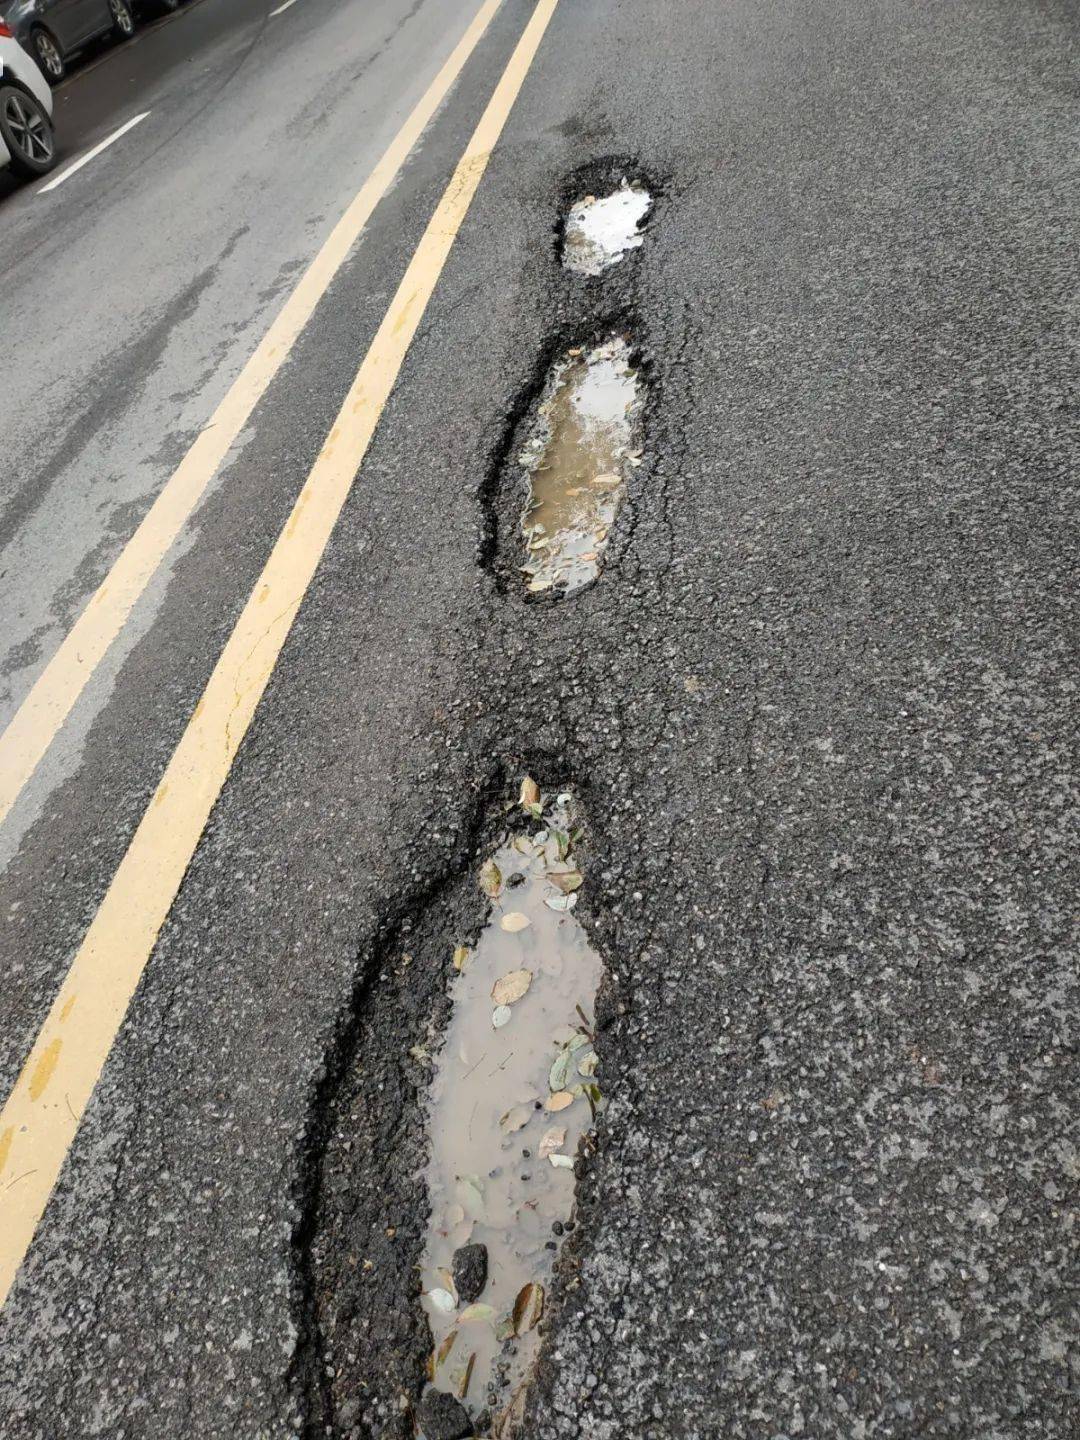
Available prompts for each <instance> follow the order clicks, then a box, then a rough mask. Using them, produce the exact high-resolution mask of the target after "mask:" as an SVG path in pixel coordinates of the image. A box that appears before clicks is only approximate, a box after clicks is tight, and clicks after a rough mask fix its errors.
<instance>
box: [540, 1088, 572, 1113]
mask: <svg viewBox="0 0 1080 1440" xmlns="http://www.w3.org/2000/svg"><path fill="white" fill-rule="evenodd" d="M573 1103H574V1097H573V1095H571V1094H570V1091H569V1090H556V1091H555V1094H554V1095H549V1096H548V1098H547V1099H546V1100H545V1101H544V1109H545V1110H550V1111H551V1112H552V1114H554V1113H555V1112H556V1111H558V1110H565V1109H566V1107H567V1106H568V1105H572V1104H573Z"/></svg>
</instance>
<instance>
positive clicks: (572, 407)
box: [519, 336, 642, 597]
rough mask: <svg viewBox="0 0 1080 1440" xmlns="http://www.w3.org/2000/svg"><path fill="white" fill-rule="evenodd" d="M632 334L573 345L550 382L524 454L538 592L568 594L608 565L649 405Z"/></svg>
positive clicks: (528, 542) (532, 579)
mask: <svg viewBox="0 0 1080 1440" xmlns="http://www.w3.org/2000/svg"><path fill="white" fill-rule="evenodd" d="M630 359H631V357H630V347H629V345H628V343H627V341H626V340H625V339H624V338H623V337H621V336H616V337H614V338H612V339H610V340H606V341H605V342H604V343H603V344H601V345H596V346H593V347H592V348H591V349H589V350H582V349H573V350H569V351H567V353H566V355H565V356H564V357H563V359H562V360H559V361H557V362H556V364H555V365H554V367H553V368H552V371H551V374H550V375H549V377H548V380H547V384H546V385H545V387H544V391H543V395H542V397H541V400H540V405H539V407H538V410H537V415H536V421H535V423H534V425H533V428H532V431H531V433H530V435H529V438H528V440H527V441H526V443H525V446H524V448H523V450H522V452H521V455H520V457H519V458H520V461H521V464H522V465H523V466H524V467H525V472H526V475H527V477H528V482H529V483H528V495H527V500H526V505H525V512H524V514H523V516H522V520H521V533H522V537H523V539H524V542H525V549H526V552H527V556H528V558H527V560H526V563H525V564H524V565H523V566H522V573H523V575H524V577H525V584H526V588H527V589H528V591H529V593H530V594H534V595H536V594H542V593H544V592H555V593H556V594H557V595H559V596H562V597H565V596H569V595H573V594H575V593H576V592H577V591H579V590H581V589H583V588H584V587H585V586H586V585H589V584H591V582H592V581H593V580H595V579H596V577H597V575H598V574H599V573H600V567H601V564H602V562H603V556H604V551H605V550H606V548H607V543H608V535H609V532H610V530H611V527H612V525H613V524H614V522H615V518H616V516H617V515H618V513H619V509H620V507H621V505H622V502H623V499H624V497H625V493H626V475H627V470H628V467H630V466H633V465H636V464H638V463H640V452H639V451H637V450H636V449H635V443H634V442H635V435H636V433H637V431H638V428H639V419H640V413H641V408H642V396H641V383H640V377H639V375H638V372H637V371H636V370H635V369H634V367H633V366H632V365H631V363H630Z"/></svg>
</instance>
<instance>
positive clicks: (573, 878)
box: [547, 870, 585, 895]
mask: <svg viewBox="0 0 1080 1440" xmlns="http://www.w3.org/2000/svg"><path fill="white" fill-rule="evenodd" d="M547 878H548V879H549V880H550V881H551V883H552V885H554V886H555V888H556V890H561V891H562V893H563V894H564V895H572V894H573V893H574V891H575V890H580V889H581V884H582V881H583V880H584V878H585V877H584V876H583V875H582V873H581V871H580V870H555V871H551V870H549V871H548V877H547Z"/></svg>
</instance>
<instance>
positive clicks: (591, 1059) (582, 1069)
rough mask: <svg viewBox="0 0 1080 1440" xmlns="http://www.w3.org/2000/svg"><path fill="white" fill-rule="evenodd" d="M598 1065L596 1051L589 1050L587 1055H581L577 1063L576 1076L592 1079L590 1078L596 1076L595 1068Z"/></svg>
mask: <svg viewBox="0 0 1080 1440" xmlns="http://www.w3.org/2000/svg"><path fill="white" fill-rule="evenodd" d="M598 1064H599V1060H598V1059H597V1054H596V1051H595V1050H590V1051H589V1053H588V1054H587V1055H583V1056H582V1057H581V1059H580V1060H579V1061H578V1063H577V1068H578V1074H579V1075H584V1076H586V1077H587V1078H588V1079H592V1077H593V1076H594V1075H595V1074H596V1067H597V1065H598Z"/></svg>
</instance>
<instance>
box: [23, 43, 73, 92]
mask: <svg viewBox="0 0 1080 1440" xmlns="http://www.w3.org/2000/svg"><path fill="white" fill-rule="evenodd" d="M30 45H31V47H32V48H33V51H34V59H35V60H36V61H37V63H38V65H39V67H40V69H41V73H42V74H43V75H44V76H45V79H46V80H48V82H49V84H50V85H59V84H60V81H61V80H62V79H63V78H64V71H65V69H66V66H65V65H64V57H63V55H62V54H61V52H60V46H59V45H58V44H57V43H56V41H55V40H54V39H53V37H52V36H51V35H50V34H49V32H48V30H41V29H37V30H34V31H32V32H31V34H30Z"/></svg>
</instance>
